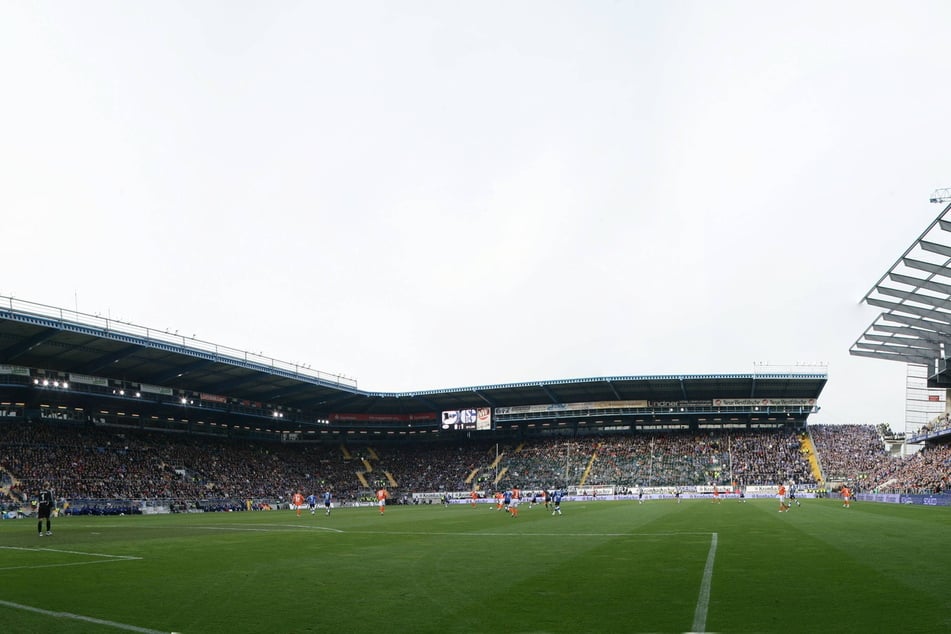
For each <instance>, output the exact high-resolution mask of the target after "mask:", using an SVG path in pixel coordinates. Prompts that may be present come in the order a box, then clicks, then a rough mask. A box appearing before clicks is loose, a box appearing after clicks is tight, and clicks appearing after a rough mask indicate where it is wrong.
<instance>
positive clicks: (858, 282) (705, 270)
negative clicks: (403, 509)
mask: <svg viewBox="0 0 951 634" xmlns="http://www.w3.org/2000/svg"><path fill="white" fill-rule="evenodd" d="M949 23H951V3H949V2H946V1H944V0H941V1H937V2H866V1H862V2H825V1H823V2H795V3H788V2H784V3H775V2H707V1H701V2H592V1H590V0H587V1H578V2H557V1H547V0H546V1H544V2H482V1H479V2H474V1H473V2H468V3H463V2H405V1H401V2H339V1H333V2H280V3H276V2H266V1H260V2H233V1H219V2H202V1H198V2H191V1H190V2H169V1H165V0H163V1H161V2H158V1H153V2H125V1H113V2H107V1H89V2H66V1H62V2H49V1H45V2H44V1H34V2H19V1H15V0H0V77H2V85H0V86H2V87H0V149H2V151H0V214H2V216H0V217H2V225H0V227H2V228H0V232H2V233H0V235H2V236H3V250H4V267H3V272H2V274H0V294H3V295H13V296H15V297H17V298H21V299H25V300H29V301H34V302H39V303H45V304H50V305H53V306H59V307H64V308H70V309H72V308H78V309H79V310H80V311H83V312H88V313H93V314H95V313H98V314H102V315H103V316H106V315H108V316H110V317H112V318H116V319H121V320H125V321H128V322H132V323H135V324H139V325H143V326H149V327H155V328H159V329H163V328H170V329H172V330H178V331H180V332H181V333H182V334H188V335H191V334H193V333H194V334H196V335H197V336H198V338H200V339H204V340H206V341H210V342H213V343H217V344H222V345H227V346H231V347H235V348H241V349H246V350H249V351H252V352H263V353H264V354H266V355H269V356H273V357H276V358H278V359H281V360H286V361H290V362H296V363H307V364H310V365H311V366H313V367H314V368H315V369H320V370H324V371H327V372H334V373H342V374H345V375H347V376H349V377H352V378H356V379H357V380H358V382H359V386H360V387H361V388H363V389H367V390H384V391H402V390H416V389H431V388H446V387H459V386H469V385H482V384H487V383H500V382H509V381H529V380H542V379H558V378H577V377H591V376H607V375H640V374H681V373H715V372H751V371H752V370H753V367H754V363H762V362H768V363H774V364H781V365H788V364H792V363H796V362H823V363H827V364H828V371H829V377H830V378H829V383H828V385H827V386H826V388H825V390H824V392H823V394H822V397H821V399H820V406H821V407H822V410H821V412H820V413H819V414H817V415H815V416H813V417H812V418H811V420H812V421H813V422H827V423H851V422H859V423H878V422H883V421H884V422H889V423H890V424H891V425H892V427H893V428H895V429H896V430H901V429H903V428H904V422H903V421H904V399H905V368H904V366H903V365H902V364H899V363H894V362H886V361H880V360H875V359H864V358H858V357H850V356H849V354H848V349H849V347H850V346H851V344H852V343H853V342H854V341H855V340H856V339H857V338H858V337H859V336H860V335H861V333H862V332H863V331H864V330H865V328H866V327H867V326H868V325H869V324H870V323H871V322H872V321H873V320H874V319H875V317H876V315H877V311H875V310H874V309H872V308H870V307H868V306H865V305H862V304H860V303H859V301H860V300H861V298H862V297H863V295H864V294H865V292H866V291H868V290H869V288H871V286H872V285H873V284H874V283H875V282H876V281H877V280H878V278H879V276H880V275H881V274H883V273H884V272H885V271H886V270H887V268H888V267H889V266H890V265H891V264H892V262H893V261H894V260H895V259H896V258H897V257H898V256H899V255H900V254H901V253H902V252H903V251H904V249H905V248H906V247H907V246H909V245H910V244H911V243H912V242H913V241H914V240H915V238H917V236H918V235H919V233H920V232H921V231H922V230H923V229H924V228H925V227H926V226H927V225H928V223H929V222H930V221H931V220H932V219H934V217H936V216H937V215H938V213H939V212H940V211H941V209H940V207H939V206H938V205H930V204H929V203H928V197H929V195H930V194H931V192H932V191H933V190H934V189H936V188H939V187H949V186H951V157H949V154H948V148H949V147H951V125H949V112H951V109H949V107H948V104H949V103H951V81H949V77H951V40H949V38H947V37H946V35H947V34H946V33H945V31H946V27H947V25H948V24H949Z"/></svg>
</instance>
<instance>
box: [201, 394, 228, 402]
mask: <svg viewBox="0 0 951 634" xmlns="http://www.w3.org/2000/svg"><path fill="white" fill-rule="evenodd" d="M198 398H200V399H201V400H203V401H209V402H211V403H227V402H228V399H227V398H226V397H224V396H219V395H217V394H205V393H204V392H202V393H201V394H199V395H198Z"/></svg>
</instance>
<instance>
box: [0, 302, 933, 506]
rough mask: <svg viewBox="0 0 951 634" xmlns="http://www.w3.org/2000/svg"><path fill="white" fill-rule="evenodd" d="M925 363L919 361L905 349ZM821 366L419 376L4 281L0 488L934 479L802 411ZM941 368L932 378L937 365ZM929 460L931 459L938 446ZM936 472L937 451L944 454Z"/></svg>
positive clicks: (898, 483)
mask: <svg viewBox="0 0 951 634" xmlns="http://www.w3.org/2000/svg"><path fill="white" fill-rule="evenodd" d="M916 360H917V359H916ZM827 378H828V377H827V374H826V372H825V369H824V368H821V369H818V370H817V369H815V368H813V369H812V370H811V371H784V372H776V371H773V372H770V371H756V372H752V373H749V374H711V375H664V376H636V375H631V376H611V377H597V378H574V379H553V380H545V381H531V382H522V383H506V384H496V385H483V386H473V387H461V388H450V389H443V390H427V391H416V392H379V391H367V390H363V389H361V388H360V387H359V386H358V384H357V382H356V381H355V380H353V379H350V378H347V377H342V376H339V375H335V374H331V373H325V372H321V371H317V370H314V369H313V368H311V367H310V366H307V365H299V364H290V363H286V362H282V361H279V360H276V359H272V358H268V357H264V356H262V355H257V354H254V353H251V352H247V351H241V350H237V349H233V348H228V347H225V346H221V345H217V344H212V343H209V342H206V341H201V340H198V339H195V338H189V337H183V336H179V335H177V334H172V333H169V332H168V331H165V330H158V329H152V328H148V327H142V326H137V325H134V324H130V323H125V322H121V321H116V320H111V319H106V318H102V317H101V316H97V315H90V314H84V313H80V312H78V311H73V310H68V309H63V308H57V307H53V306H48V305H42V304H37V303H33V302H29V301H24V300H21V299H16V298H13V297H0V447H2V448H3V450H4V451H3V461H2V462H0V500H2V501H3V502H4V504H5V507H6V510H7V511H8V512H10V511H11V510H13V509H16V508H22V505H23V504H25V503H26V502H27V501H28V498H29V496H30V495H31V492H33V491H36V490H38V489H39V488H40V485H41V484H42V482H43V481H46V480H50V481H52V482H53V486H54V488H55V489H56V490H57V491H58V494H59V495H60V496H61V497H62V501H63V502H66V501H67V500H68V501H69V503H70V504H71V505H72V510H73V512H89V513H106V512H108V513H115V512H146V511H147V509H153V510H155V509H160V510H159V511H158V512H161V511H162V510H224V509H230V510H239V509H247V508H270V507H272V506H273V505H281V504H286V502H287V500H288V499H289V498H290V496H291V494H292V493H293V492H294V491H296V490H298V489H301V488H304V489H308V490H310V491H316V490H319V489H333V490H334V491H335V494H336V499H337V500H339V501H340V502H342V503H361V502H369V501H370V500H372V496H373V493H374V490H375V489H377V488H381V487H382V488H387V489H389V490H390V491H391V492H392V493H393V494H394V499H395V500H397V501H399V502H403V503H413V502H415V503H420V502H423V503H425V502H427V501H430V502H431V501H432V500H434V499H438V498H441V497H450V496H452V497H455V498H457V499H459V500H462V499H463V498H464V497H468V495H469V494H470V493H471V492H472V491H477V492H478V493H479V495H481V496H488V495H490V494H491V493H492V492H493V491H497V490H504V489H506V488H513V487H518V488H521V489H523V490H525V491H538V490H543V489H547V488H551V487H556V488H561V489H564V490H565V491H567V492H569V493H571V494H575V495H601V496H610V497H615V498H617V497H623V496H625V495H631V494H633V492H634V491H635V489H636V490H638V492H639V493H643V492H644V491H647V492H648V493H649V494H650V495H655V496H665V495H666V496H672V495H674V494H675V492H676V493H677V494H680V493H685V494H687V495H706V494H709V493H710V492H711V491H712V489H713V488H714V487H719V488H720V490H726V491H730V492H732V493H733V494H738V493H739V492H740V491H744V492H747V491H749V492H750V493H752V494H754V495H756V494H762V495H771V494H772V493H773V490H774V487H775V485H776V483H778V482H796V483H797V485H798V486H799V487H800V490H801V491H803V492H808V493H809V494H816V495H822V494H824V493H827V492H828V491H829V490H830V488H832V487H835V486H837V484H840V483H843V482H848V483H850V484H852V486H853V487H856V486H859V488H860V489H861V490H865V491H869V492H875V493H887V492H889V491H894V492H898V491H899V490H900V491H904V492H907V491H915V492H919V493H920V492H933V491H934V490H935V489H937V488H941V487H942V486H946V481H947V478H946V476H945V477H944V480H943V484H942V480H941V477H940V475H939V476H937V477H935V475H934V473H932V471H933V470H928V469H924V470H920V469H919V470H918V471H916V472H915V473H914V474H912V475H907V474H905V473H904V472H903V471H902V469H901V467H900V465H901V464H902V463H901V462H900V461H895V460H894V455H892V454H894V452H893V451H889V450H888V448H887V446H886V445H885V443H884V442H883V438H884V436H886V435H889V434H890V430H884V429H876V428H873V427H871V426H856V427H855V428H852V427H851V426H810V425H808V419H809V416H810V415H811V414H813V413H815V412H816V411H818V407H819V405H818V403H819V398H820V395H821V393H822V390H823V388H824V386H825V385H826V382H827ZM936 380H938V379H936ZM930 456H931V457H940V454H938V453H937V452H932V453H931V454H930ZM939 471H940V468H939Z"/></svg>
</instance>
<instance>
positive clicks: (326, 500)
mask: <svg viewBox="0 0 951 634" xmlns="http://www.w3.org/2000/svg"><path fill="white" fill-rule="evenodd" d="M332 501H333V494H332V493H331V492H330V491H324V508H325V509H327V515H330V504H331V502H332Z"/></svg>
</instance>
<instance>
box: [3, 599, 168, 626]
mask: <svg viewBox="0 0 951 634" xmlns="http://www.w3.org/2000/svg"><path fill="white" fill-rule="evenodd" d="M0 605H2V606H5V607H8V608H14V609H17V610H25V611H26V612H33V613H34V614H42V615H43V616H52V617H54V618H57V619H72V620H74V621H84V622H86V623H95V624H96V625H105V626H106V627H114V628H116V629H119V630H126V631H127V632H141V634H167V632H164V631H162V630H153V629H150V628H147V627H139V626H138V625H129V624H128V623H117V622H116V621H107V620H105V619H97V618H95V617H92V616H83V615H82V614H73V613H72V612H55V611H53V610H44V609H43V608H35V607H33V606H31V605H23V604H22V603H14V602H12V601H4V600H2V599H0Z"/></svg>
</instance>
